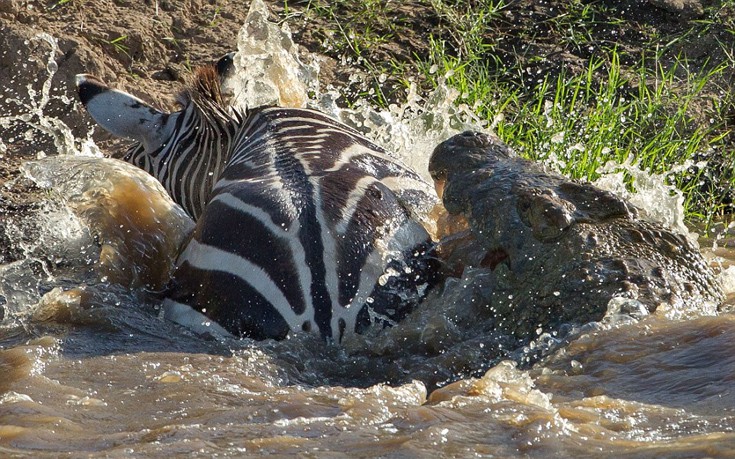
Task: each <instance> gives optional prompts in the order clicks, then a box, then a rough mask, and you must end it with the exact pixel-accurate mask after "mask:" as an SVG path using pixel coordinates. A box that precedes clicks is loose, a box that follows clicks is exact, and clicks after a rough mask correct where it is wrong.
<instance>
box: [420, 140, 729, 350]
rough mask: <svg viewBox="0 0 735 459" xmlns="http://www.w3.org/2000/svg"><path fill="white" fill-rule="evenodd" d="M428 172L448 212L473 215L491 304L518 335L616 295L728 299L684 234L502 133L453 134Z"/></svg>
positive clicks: (593, 311) (640, 302)
mask: <svg viewBox="0 0 735 459" xmlns="http://www.w3.org/2000/svg"><path fill="white" fill-rule="evenodd" d="M429 172H430V173H431V176H432V178H433V179H434V181H435V185H436V188H437V192H438V193H439V195H440V197H441V198H442V200H443V203H444V206H445V208H446V210H447V211H448V212H449V213H450V214H452V215H454V216H457V217H458V218H466V219H467V222H468V223H469V226H470V230H471V233H472V237H473V238H474V239H475V240H476V241H477V242H479V243H480V245H481V246H482V247H483V248H484V250H486V251H487V253H488V256H486V257H485V264H484V265H485V266H486V267H490V268H493V269H494V274H495V285H493V286H492V296H491V300H490V303H491V304H490V306H491V307H492V308H493V309H494V310H495V311H496V313H497V315H498V319H499V325H500V326H501V327H502V328H505V329H507V330H508V331H510V332H513V333H515V334H516V335H517V336H530V334H533V332H534V331H536V330H537V329H538V328H542V329H544V330H546V329H550V328H555V327H557V326H558V325H560V324H562V323H569V322H571V323H585V322H589V321H595V320H600V319H601V318H602V317H603V316H604V315H605V313H606V311H607V309H608V303H609V301H610V300H611V299H612V298H613V297H618V298H625V299H630V300H634V301H623V302H622V303H623V304H625V305H626V307H628V308H630V307H632V308H633V309H634V310H636V309H640V308H644V309H645V310H646V311H648V312H653V311H654V310H656V309H657V308H658V307H660V306H661V305H662V304H664V305H669V306H670V307H673V308H680V309H684V308H686V309H691V308H692V307H696V308H709V309H711V310H712V309H714V308H715V307H716V306H717V305H718V304H719V303H721V301H722V300H723V293H722V289H721V287H720V286H719V284H718V282H717V280H716V278H715V276H714V273H713V272H712V270H711V269H710V267H709V266H708V265H707V263H706V262H705V260H704V258H703V257H702V255H701V254H700V253H699V251H698V249H697V248H696V247H695V246H694V245H693V244H692V243H691V242H690V241H689V240H688V239H687V238H686V237H684V236H682V235H679V234H675V233H672V232H671V231H670V230H668V229H666V228H664V227H663V226H660V225H658V224H654V223H651V222H647V221H643V220H640V219H639V218H638V216H637V210H636V209H635V208H634V207H632V206H631V205H629V204H628V203H626V202H625V201H624V200H622V199H621V198H619V197H617V196H616V195H614V194H612V193H609V192H606V191H603V190H600V189H598V188H596V187H594V186H592V185H590V184H586V183H579V182H574V181H571V180H569V179H567V178H565V177H564V176H562V175H559V174H556V173H553V172H550V171H546V170H545V169H544V168H543V166H541V165H539V164H536V163H533V162H531V161H528V160H525V159H522V158H519V157H518V156H517V155H516V154H515V152H513V150H511V149H510V148H509V147H508V146H507V145H505V144H503V143H502V142H501V141H500V140H499V139H497V138H494V137H491V136H488V135H486V134H482V133H476V132H465V133H463V134H459V135H456V136H454V137H452V138H450V139H449V140H446V141H445V142H443V143H441V144H440V145H439V146H438V147H437V148H436V149H435V150H434V153H433V154H432V157H431V160H430V163H429ZM475 258H476V259H480V258H482V257H475ZM617 301H620V300H617Z"/></svg>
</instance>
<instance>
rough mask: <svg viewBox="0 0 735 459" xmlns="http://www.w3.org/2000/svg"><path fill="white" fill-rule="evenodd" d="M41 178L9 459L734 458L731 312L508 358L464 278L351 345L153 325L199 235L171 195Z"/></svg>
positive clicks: (8, 315) (14, 359) (95, 178)
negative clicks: (163, 292) (185, 242)
mask: <svg viewBox="0 0 735 459" xmlns="http://www.w3.org/2000/svg"><path fill="white" fill-rule="evenodd" d="M38 164H41V165H40V166H38V167H36V168H35V169H34V167H33V166H29V170H30V171H31V174H32V175H35V176H36V179H37V180H38V181H40V182H44V183H46V182H47V183H46V184H47V185H49V186H52V187H54V188H55V189H56V190H57V191H55V192H54V193H52V194H51V195H50V197H49V199H48V202H47V203H46V205H45V206H44V207H43V208H42V209H41V210H39V212H38V213H37V214H36V215H35V216H34V217H33V218H31V219H26V220H24V221H22V222H21V221H16V222H12V221H11V224H12V225H15V226H16V228H15V230H16V231H19V232H27V231H37V232H38V235H39V236H38V241H37V244H36V245H35V246H34V245H32V244H31V245H29V246H28V247H26V250H27V257H26V259H24V260H21V261H19V262H15V263H12V264H10V265H4V266H1V267H0V290H1V293H2V295H3V296H2V299H3V302H4V310H5V317H4V319H3V321H2V323H0V347H1V350H0V392H1V393H0V455H2V456H3V457H82V456H84V457H86V456H91V457H123V456H124V457H131V456H133V457H214V456H217V457H250V456H257V455H265V454H272V455H276V457H278V456H281V457H285V456H289V457H291V456H297V457H319V458H321V457H347V456H349V457H561V456H564V457H568V456H572V457H591V456H595V457H598V456H606V457H620V456H626V457H653V456H657V457H664V456H665V457H732V456H735V432H733V429H734V428H735V393H734V392H733V382H734V379H735V344H734V343H735V316H733V315H732V314H731V313H721V314H719V315H709V314H704V313H698V312H697V311H687V312H683V313H682V312H676V311H668V312H661V313H657V314H655V315H652V316H649V317H645V318H643V319H642V320H638V321H636V320H633V319H631V318H628V317H618V316H616V317H609V318H606V320H605V321H603V322H601V323H596V324H586V325H583V326H581V327H576V328H570V329H569V330H566V331H567V332H568V335H566V336H565V337H562V336H561V334H558V333H557V334H556V335H555V334H554V333H542V335H541V336H539V337H538V338H537V339H536V340H534V341H532V342H531V343H530V344H527V345H526V346H524V347H514V343H513V342H512V341H511V340H510V339H509V338H507V337H503V336H501V335H498V334H497V333H494V332H493V331H492V329H491V327H490V325H489V324H490V323H491V322H489V321H488V317H486V316H487V315H488V314H489V312H488V311H487V310H486V309H485V308H483V307H482V306H478V305H476V304H472V303H474V302H475V301H474V300H473V299H472V298H477V296H476V295H475V296H473V294H469V293H467V292H469V291H473V289H478V288H479V289H481V288H482V279H483V277H482V273H470V274H469V275H468V276H466V278H465V279H464V280H456V281H454V283H450V285H447V286H445V287H444V290H442V291H440V292H437V294H436V295H434V296H432V297H431V298H430V299H429V300H428V301H427V304H425V305H424V307H422V310H421V311H419V312H417V313H416V314H414V315H412V316H411V317H409V319H407V320H406V321H404V322H403V323H401V324H400V325H398V326H397V327H395V328H393V329H390V330H387V331H384V332H382V333H375V334H374V335H370V336H366V337H359V338H356V339H354V340H351V341H348V342H347V343H346V344H345V346H343V347H336V346H335V347H328V346H326V345H324V344H323V343H322V342H321V341H320V340H319V339H318V338H316V337H311V336H296V337H294V338H293V339H289V340H286V341H282V342H274V341H263V342H255V341H250V340H236V339H229V340H227V339H225V340H221V339H220V340H215V339H212V338H210V337H203V336H198V335H195V334H193V333H192V332H190V331H188V330H187V329H185V328H183V327H180V326H178V325H175V324H172V323H169V322H166V321H165V320H163V319H162V318H160V317H159V316H158V312H157V307H158V305H159V302H158V300H157V299H156V295H155V292H154V290H155V287H156V285H157V283H158V282H160V279H159V278H157V277H156V275H153V274H151V273H152V272H153V271H152V270H151V269H152V268H151V267H155V268H156V269H157V270H158V272H159V273H160V272H165V270H166V269H167V268H166V267H167V266H169V265H170V260H171V257H172V256H173V255H172V248H171V244H170V241H171V240H172V238H173V239H175V238H176V237H183V236H181V232H183V233H185V232H186V231H187V230H188V227H187V223H186V220H185V219H179V217H180V215H179V214H178V213H177V210H176V209H175V208H173V207H171V206H169V204H168V203H167V201H166V199H165V196H164V195H163V194H161V193H160V189H159V190H158V191H156V189H153V191H151V187H153V188H155V186H154V185H152V184H151V182H150V181H149V180H148V179H146V178H145V177H143V176H142V175H135V174H131V173H130V172H129V170H127V169H125V168H122V169H120V170H117V169H116V168H115V167H111V166H110V164H111V163H109V160H100V159H89V158H87V159H80V158H63V157H60V158H56V159H51V160H48V162H43V161H42V162H40V163H38ZM81 170H84V171H86V172H84V173H81V172H79V171H81ZM73 171H76V172H73ZM157 193H158V194H157ZM150 209H154V210H152V211H151V210H150ZM72 210H73V211H72ZM78 216H81V218H79V217H78ZM153 223H157V224H158V223H163V224H162V225H154V224H153ZM726 242H728V241H719V246H720V247H719V248H718V249H717V251H716V252H717V253H716V255H718V256H720V257H724V264H725V265H727V264H728V263H729V261H728V259H729V260H733V259H735V252H733V251H732V250H731V249H728V248H727V247H725V246H726V244H725V243H726ZM25 244H27V242H26V243H25ZM710 245H711V244H710ZM708 253H710V254H711V255H714V253H713V251H712V250H710V251H708ZM99 260H102V261H99ZM721 262H722V260H721ZM468 295H469V296H468Z"/></svg>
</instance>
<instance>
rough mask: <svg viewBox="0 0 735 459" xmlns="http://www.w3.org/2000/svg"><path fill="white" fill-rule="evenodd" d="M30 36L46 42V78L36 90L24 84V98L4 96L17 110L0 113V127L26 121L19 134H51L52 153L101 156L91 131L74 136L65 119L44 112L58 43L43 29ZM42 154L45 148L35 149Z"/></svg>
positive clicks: (64, 99)
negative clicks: (25, 93)
mask: <svg viewBox="0 0 735 459" xmlns="http://www.w3.org/2000/svg"><path fill="white" fill-rule="evenodd" d="M32 40H38V41H42V42H45V43H47V44H48V45H49V52H48V57H47V58H46V68H45V70H46V78H45V79H44V80H43V83H42V85H41V88H40V90H38V89H36V88H34V87H33V84H32V83H28V85H26V90H27V98H21V97H18V98H10V97H8V98H6V99H5V102H6V103H9V104H11V105H12V106H13V107H15V108H16V109H17V114H11V115H4V116H0V127H2V128H4V129H10V128H11V127H13V126H16V125H26V126H28V127H29V129H28V130H27V131H25V133H23V137H24V138H26V139H29V140H30V139H33V138H34V136H35V134H37V133H42V134H45V135H47V136H49V137H51V138H52V139H53V142H54V147H55V151H53V152H51V153H52V154H59V155H85V156H102V152H101V151H100V150H99V148H97V145H95V143H94V142H93V141H92V139H91V135H92V131H90V133H89V134H88V135H87V138H86V139H77V138H75V137H74V134H73V133H72V130H71V129H70V128H69V126H67V125H66V123H64V122H63V121H61V120H60V119H58V118H56V117H54V116H50V115H48V114H46V113H45V111H46V110H47V107H48V105H49V103H50V102H51V99H52V96H51V85H52V81H53V79H54V75H56V72H57V71H58V70H59V65H58V64H57V63H56V60H55V58H56V55H57V53H59V46H58V43H57V40H56V38H54V37H53V36H51V35H49V34H47V33H45V32H42V33H39V34H38V35H36V36H35V37H33V38H32ZM60 98H61V100H62V102H64V103H65V104H68V105H73V104H75V103H76V102H74V101H72V100H70V99H69V98H68V97H66V96H60ZM13 111H14V110H13ZM4 151H7V145H5V144H4V143H3V142H2V140H0V153H2V152H4ZM45 155H46V153H45V152H42V151H39V152H37V156H39V157H43V156H45Z"/></svg>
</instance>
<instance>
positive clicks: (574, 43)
mask: <svg viewBox="0 0 735 459" xmlns="http://www.w3.org/2000/svg"><path fill="white" fill-rule="evenodd" d="M420 3H421V4H422V5H423V6H424V7H427V8H428V10H429V11H432V12H433V13H432V14H433V15H434V16H435V18H436V22H437V24H438V25H437V26H436V27H432V29H430V30H429V33H428V34H427V36H426V47H425V49H423V50H416V51H415V53H414V54H413V57H412V58H411V59H409V60H408V61H406V60H403V61H401V60H393V61H392V62H389V63H387V64H386V63H385V62H382V63H379V62H378V61H377V60H376V59H375V58H374V57H373V56H375V52H374V51H375V49H379V48H380V47H381V45H382V43H384V41H386V40H391V39H393V37H394V36H395V35H396V34H400V33H402V31H401V28H400V24H399V23H390V24H386V22H385V20H386V12H387V10H389V9H390V6H389V5H390V4H391V2H375V1H372V0H370V1H367V2H365V1H363V2H356V1H354V0H339V1H337V2H330V3H323V2H319V1H316V0H312V1H311V2H309V4H308V6H307V9H306V11H307V14H311V15H316V16H318V17H320V18H322V19H324V20H326V21H327V22H328V23H330V24H331V31H332V32H331V35H330V33H329V31H327V33H326V34H325V37H327V38H328V40H326V41H328V42H329V43H330V46H331V47H333V50H332V51H333V52H335V53H336V54H337V55H341V56H348V58H350V59H352V61H351V62H352V63H357V64H358V65H362V66H363V68H366V69H367V70H368V73H370V74H371V75H373V76H375V75H377V74H379V73H380V74H385V73H387V74H388V76H389V77H391V76H394V77H396V78H404V80H402V81H406V80H405V72H406V70H407V69H413V70H414V71H415V72H416V74H417V75H418V76H419V81H421V82H423V84H424V89H425V90H430V89H431V88H433V87H436V86H438V85H442V84H446V85H447V86H450V87H453V88H456V89H457V90H458V91H459V93H460V94H461V96H460V98H459V100H458V101H457V103H463V104H467V105H468V106H470V107H472V108H473V109H474V111H475V112H476V113H477V114H478V115H479V116H480V117H481V118H484V119H486V120H488V123H489V124H490V125H492V126H493V127H494V129H495V131H496V133H497V134H498V135H499V136H500V137H501V138H502V139H503V140H504V141H506V142H507V143H509V144H510V145H511V146H513V147H514V148H515V149H516V150H518V151H519V152H520V153H521V154H522V155H524V156H527V157H529V158H532V159H537V160H542V161H548V162H551V163H553V164H555V165H557V166H558V167H559V169H560V170H561V171H562V172H563V173H565V174H567V175H569V176H571V177H574V178H579V179H583V180H594V179H595V178H597V177H598V174H599V170H600V167H601V166H603V165H605V164H607V163H608V162H609V161H612V162H614V163H626V162H627V163H632V164H634V165H637V166H638V167H640V168H642V169H644V170H647V171H650V172H653V173H659V174H666V173H667V172H669V171H675V172H673V173H671V174H669V175H668V179H669V180H670V182H671V183H672V184H674V185H676V186H677V187H678V188H679V189H680V190H681V191H682V193H683V195H684V198H685V202H684V205H685V211H686V213H687V216H688V218H689V219H690V220H692V221H704V222H705V223H710V222H711V221H712V220H713V219H717V218H721V217H722V216H723V215H724V214H730V213H733V208H732V204H731V202H730V201H731V199H732V196H733V195H732V191H731V190H733V189H735V171H734V170H733V164H734V159H733V153H732V152H733V150H734V148H733V143H735V140H734V139H733V136H732V135H731V126H730V121H728V120H730V119H731V118H732V113H735V103H734V102H733V97H732V96H731V95H730V92H731V91H730V88H729V86H728V84H727V82H729V81H730V78H729V73H731V69H732V68H733V65H734V64H735V46H734V45H733V43H735V2H733V1H726V2H722V3H720V4H718V5H716V6H713V7H710V8H709V9H708V10H707V11H706V12H705V15H704V16H703V17H701V18H698V19H697V20H692V21H690V22H688V23H686V24H685V25H682V26H677V27H678V28H677V27H673V26H669V27H668V28H667V27H660V28H657V27H656V23H655V21H654V22H645V21H637V20H636V18H637V16H635V15H633V17H632V18H631V17H628V16H626V14H630V13H629V12H626V11H625V10H622V9H620V10H616V9H615V8H618V6H617V4H616V3H615V2H582V1H580V0H571V1H569V2H549V3H548V4H546V6H542V7H539V11H540V13H538V14H536V16H533V17H530V19H529V18H528V17H525V18H524V17H523V8H524V5H516V4H515V3H514V4H513V5H511V3H510V2H506V1H504V0H424V1H421V2H420ZM606 5H607V6H606ZM526 6H527V5H526ZM291 7H292V6H291ZM511 8H514V9H511ZM544 8H546V9H544ZM526 10H528V8H526ZM347 13H349V14H347ZM638 16H640V15H638ZM508 17H511V19H508ZM682 24H683V23H682ZM327 29H330V26H327ZM358 31H359V32H358ZM703 37H705V38H707V39H711V41H708V42H703V44H701V46H710V48H707V49H708V50H709V52H708V53H706V54H711V55H712V56H713V57H712V59H709V60H707V59H705V58H704V57H703V56H702V55H701V53H700V55H697V53H696V50H697V49H698V47H699V48H701V46H699V45H700V42H698V40H700V41H701V40H704V39H705V38H703ZM708 37H709V38H708ZM712 44H714V46H712ZM692 50H694V52H692ZM687 52H690V53H692V54H693V57H692V58H690V57H689V55H688V54H687ZM560 53H566V55H572V56H573V58H571V59H560V60H556V61H555V60H554V56H555V55H558V54H560ZM401 72H403V73H401ZM401 75H403V76H401ZM376 81H378V80H377V78H376ZM717 85H724V86H723V88H722V89H721V90H720V91H719V92H718V91H717V87H716V86H717ZM379 86H380V85H378V88H377V90H376V91H377V93H378V94H380V88H379ZM712 94H716V95H717V97H712ZM373 102H375V103H378V104H385V103H386V98H385V97H378V98H377V100H375V99H374V100H373ZM703 161H707V166H703V164H705V163H703Z"/></svg>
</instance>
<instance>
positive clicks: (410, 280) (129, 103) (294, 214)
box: [76, 53, 439, 343]
mask: <svg viewBox="0 0 735 459" xmlns="http://www.w3.org/2000/svg"><path fill="white" fill-rule="evenodd" d="M232 71H233V54H232V53H231V54H229V55H226V56H225V57H223V58H222V59H220V61H219V62H217V63H216V64H215V65H209V66H203V67H200V68H198V69H196V71H195V72H194V74H193V77H191V78H190V81H189V82H188V84H187V85H186V88H185V89H184V90H183V91H182V92H181V94H179V97H178V98H177V102H178V104H179V105H180V106H181V110H179V111H176V112H173V113H165V112H162V111H159V110H157V109H156V108H153V107H152V106H150V105H148V104H147V103H145V102H143V101H142V100H141V99H138V98H137V97H135V96H133V95H131V94H128V93H125V92H122V91H120V90H116V89H112V88H110V87H109V86H107V85H106V84H105V83H103V82H102V81H100V80H99V79H97V78H95V77H94V76H91V75H88V74H80V75H77V77H76V83H77V89H78V94H79V98H80V100H81V102H82V104H83V105H84V106H85V108H86V109H87V112H88V113H89V114H90V115H91V116H92V118H93V119H94V120H95V121H96V122H97V124H99V125H100V126H102V127H103V128H104V129H105V130H107V131H109V132H110V133H112V134H113V135H115V136H119V137H125V138H129V139H132V140H134V141H135V143H134V144H133V145H132V146H131V147H130V148H129V150H128V151H127V153H126V154H125V156H124V160H126V161H128V162H130V163H132V164H134V165H136V166H138V167H140V168H142V169H144V170H145V171H147V172H148V173H150V174H151V175H153V176H154V177H156V178H157V179H158V180H159V181H160V182H161V183H162V184H163V186H164V187H165V188H166V190H167V191H168V193H169V194H170V196H171V198H172V199H173V200H174V201H175V202H176V203H178V204H179V205H181V207H182V208H183V209H184V210H185V211H186V212H187V213H188V214H189V215H190V216H191V217H192V218H193V219H195V221H196V227H195V229H194V232H193V234H192V236H191V238H190V240H189V242H188V243H186V244H185V245H184V247H183V249H182V250H181V252H180V254H179V255H178V258H177V261H176V263H175V267H174V273H173V275H172V279H171V281H170V285H169V287H168V288H167V289H166V292H165V295H164V296H165V299H164V300H163V310H164V316H165V317H166V318H169V319H171V320H174V321H177V322H181V323H185V324H187V325H189V326H190V327H193V328H194V329H195V330H197V331H200V332H209V333H214V334H228V335H234V336H236V337H247V338H252V339H256V340H261V339H268V338H272V339H284V338H287V337H288V336H289V335H290V334H291V333H298V332H302V331H303V332H311V333H318V334H319V335H321V337H322V338H323V339H324V340H326V341H327V342H330V343H334V342H337V343H339V342H341V341H342V340H343V338H344V337H345V336H346V334H348V333H353V332H354V333H364V332H365V331H366V330H368V329H369V328H371V326H373V325H375V326H377V327H384V326H388V325H393V324H395V323H397V322H398V321H400V320H402V319H403V318H404V317H405V316H406V315H407V314H408V313H409V312H410V311H411V310H412V309H413V308H414V307H415V306H416V305H417V304H418V303H419V302H420V301H421V300H422V299H423V297H424V296H425V295H426V294H427V292H428V291H429V289H430V288H431V287H432V286H434V285H435V284H436V283H437V281H438V278H439V274H438V272H439V262H438V260H437V258H436V252H435V247H434V244H433V242H432V239H431V237H430V236H429V234H428V232H427V230H426V229H425V227H424V226H423V225H422V224H421V222H420V218H419V217H418V213H417V212H418V208H419V207H423V206H427V205H431V204H433V203H435V202H436V197H435V196H434V195H433V194H432V193H431V186H430V185H428V184H427V183H426V182H425V181H424V180H423V179H422V178H421V177H420V176H419V175H418V174H416V173H415V172H413V171H412V170H410V169H409V168H408V167H407V166H405V165H404V164H402V163H401V162H399V161H397V160H395V159H393V158H392V157H391V156H390V155H389V154H388V153H387V152H386V150H384V149H383V148H381V147H379V146H378V145H375V144H374V143H373V142H371V141H370V140H368V139H367V138H365V137H364V136H362V135H361V134H360V133H358V132H357V131H356V130H354V129H352V128H350V127H348V126H346V125H344V124H342V123H340V122H338V121H336V120H334V119H332V118H330V117H328V116H326V115H325V114H323V113H321V112H318V111H315V110H311V109H305V108H284V107H277V106H265V107H258V108H255V109H248V110H246V111H242V110H239V109H235V108H233V107H232V106H229V105H228V104H227V103H226V102H225V101H224V96H223V95H222V89H221V88H222V84H223V82H224V81H225V79H226V78H227V75H228V74H229V73H230V72H232ZM212 322H214V323H212Z"/></svg>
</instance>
